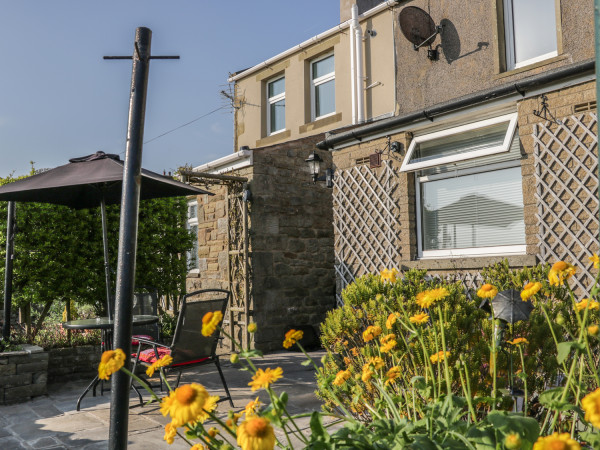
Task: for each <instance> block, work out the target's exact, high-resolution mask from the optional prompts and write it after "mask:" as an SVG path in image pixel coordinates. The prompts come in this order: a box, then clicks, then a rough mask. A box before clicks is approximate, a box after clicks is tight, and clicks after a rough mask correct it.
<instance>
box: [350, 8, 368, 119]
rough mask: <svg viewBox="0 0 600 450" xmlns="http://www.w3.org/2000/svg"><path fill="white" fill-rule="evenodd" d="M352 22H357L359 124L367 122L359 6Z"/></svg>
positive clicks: (354, 11)
mask: <svg viewBox="0 0 600 450" xmlns="http://www.w3.org/2000/svg"><path fill="white" fill-rule="evenodd" d="M352 20H353V21H355V24H356V31H355V47H356V61H355V63H356V115H357V120H358V123H364V121H365V97H364V94H363V92H364V89H363V82H364V79H363V49H362V28H361V27H360V23H359V22H358V6H356V4H355V5H354V6H353V7H352Z"/></svg>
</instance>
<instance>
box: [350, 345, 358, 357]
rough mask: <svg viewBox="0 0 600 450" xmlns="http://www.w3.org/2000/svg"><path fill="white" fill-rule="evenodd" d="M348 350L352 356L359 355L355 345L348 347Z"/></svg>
mask: <svg viewBox="0 0 600 450" xmlns="http://www.w3.org/2000/svg"><path fill="white" fill-rule="evenodd" d="M350 352H351V353H352V356H358V355H360V353H359V352H358V349H357V348H356V347H352V348H351V349H350Z"/></svg>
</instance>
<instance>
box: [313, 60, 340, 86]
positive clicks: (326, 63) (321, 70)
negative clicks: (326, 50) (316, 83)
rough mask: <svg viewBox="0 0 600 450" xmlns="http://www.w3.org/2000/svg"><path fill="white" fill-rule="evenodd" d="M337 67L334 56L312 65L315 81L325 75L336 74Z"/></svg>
mask: <svg viewBox="0 0 600 450" xmlns="http://www.w3.org/2000/svg"><path fill="white" fill-rule="evenodd" d="M334 71H335V66H334V61H333V55H331V56H328V57H327V58H324V59H322V60H320V61H317V62H315V63H313V65H312V77H313V80H314V79H315V78H319V77H322V76H323V75H327V74H328V73H331V72H334Z"/></svg>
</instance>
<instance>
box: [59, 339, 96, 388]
mask: <svg viewBox="0 0 600 450" xmlns="http://www.w3.org/2000/svg"><path fill="white" fill-rule="evenodd" d="M49 353H50V362H49V363H48V382H49V383H52V382H56V381H64V380H65V379H67V380H78V379H84V378H90V375H91V376H93V375H94V373H95V372H96V371H97V370H98V363H99V362H100V357H101V354H100V346H99V345H82V346H81V347H69V348H53V349H51V350H50V351H49Z"/></svg>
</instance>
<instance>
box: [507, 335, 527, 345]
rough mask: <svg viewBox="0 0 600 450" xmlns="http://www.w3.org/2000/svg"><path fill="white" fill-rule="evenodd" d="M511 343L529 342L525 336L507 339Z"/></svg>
mask: <svg viewBox="0 0 600 450" xmlns="http://www.w3.org/2000/svg"><path fill="white" fill-rule="evenodd" d="M507 342H508V343H509V344H511V345H520V344H529V341H528V340H527V339H525V338H522V337H520V338H515V339H513V340H512V341H507Z"/></svg>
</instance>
